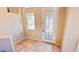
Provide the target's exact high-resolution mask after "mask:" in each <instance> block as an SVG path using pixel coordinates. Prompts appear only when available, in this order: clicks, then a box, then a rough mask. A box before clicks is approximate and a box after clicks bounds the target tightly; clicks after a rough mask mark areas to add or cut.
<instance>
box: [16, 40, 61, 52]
mask: <svg viewBox="0 0 79 59" xmlns="http://www.w3.org/2000/svg"><path fill="white" fill-rule="evenodd" d="M15 49H16V51H17V52H60V48H58V46H56V45H53V44H51V43H46V42H41V41H37V40H30V39H24V40H22V41H21V42H19V43H17V44H15Z"/></svg>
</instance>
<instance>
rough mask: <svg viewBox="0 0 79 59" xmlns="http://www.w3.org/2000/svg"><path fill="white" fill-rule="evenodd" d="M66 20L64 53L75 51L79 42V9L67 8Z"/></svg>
mask: <svg viewBox="0 0 79 59" xmlns="http://www.w3.org/2000/svg"><path fill="white" fill-rule="evenodd" d="M66 20H67V21H66V28H65V33H64V40H63V45H62V51H64V52H70V51H75V50H76V47H77V44H78V42H79V8H78V7H72V8H67V15H66Z"/></svg>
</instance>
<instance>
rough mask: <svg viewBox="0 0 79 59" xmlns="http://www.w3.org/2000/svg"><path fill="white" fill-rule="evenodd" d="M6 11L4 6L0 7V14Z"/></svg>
mask: <svg viewBox="0 0 79 59" xmlns="http://www.w3.org/2000/svg"><path fill="white" fill-rule="evenodd" d="M4 13H7V8H5V7H0V15H2V14H4Z"/></svg>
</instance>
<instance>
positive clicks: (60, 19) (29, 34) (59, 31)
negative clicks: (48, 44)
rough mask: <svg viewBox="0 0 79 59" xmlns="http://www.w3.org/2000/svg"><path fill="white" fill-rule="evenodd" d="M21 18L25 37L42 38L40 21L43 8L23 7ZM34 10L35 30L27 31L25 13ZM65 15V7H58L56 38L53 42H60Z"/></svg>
mask: <svg viewBox="0 0 79 59" xmlns="http://www.w3.org/2000/svg"><path fill="white" fill-rule="evenodd" d="M22 11H23V17H24V18H23V19H24V28H25V30H24V31H25V34H26V37H29V38H32V39H42V24H41V23H42V21H43V10H42V8H23V10H22ZM30 12H34V13H35V20H36V21H35V22H36V24H37V25H36V30H35V31H28V30H27V27H26V25H27V21H26V20H27V19H25V14H27V13H30ZM65 15H66V8H59V17H58V29H57V38H56V41H55V43H56V44H59V45H60V44H62V39H63V33H64V25H65Z"/></svg>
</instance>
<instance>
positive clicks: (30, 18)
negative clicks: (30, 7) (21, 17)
mask: <svg viewBox="0 0 79 59" xmlns="http://www.w3.org/2000/svg"><path fill="white" fill-rule="evenodd" d="M26 17H27V29H29V30H35V16H34V13H28V14H27V15H26Z"/></svg>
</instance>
